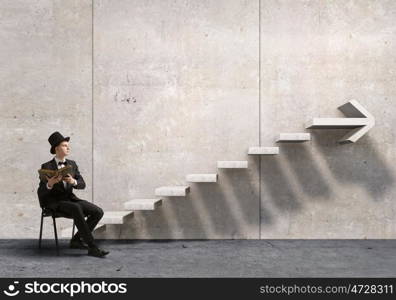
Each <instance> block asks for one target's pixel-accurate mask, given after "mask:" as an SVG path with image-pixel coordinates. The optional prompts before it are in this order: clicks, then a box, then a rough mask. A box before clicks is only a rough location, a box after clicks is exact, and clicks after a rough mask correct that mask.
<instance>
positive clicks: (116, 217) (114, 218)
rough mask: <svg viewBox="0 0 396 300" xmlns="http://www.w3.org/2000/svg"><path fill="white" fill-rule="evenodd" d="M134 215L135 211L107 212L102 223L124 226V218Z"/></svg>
mask: <svg viewBox="0 0 396 300" xmlns="http://www.w3.org/2000/svg"><path fill="white" fill-rule="evenodd" d="M130 215H133V211H127V210H121V211H105V212H104V215H103V218H102V219H101V220H100V223H104V224H123V223H124V218H125V217H127V216H130Z"/></svg>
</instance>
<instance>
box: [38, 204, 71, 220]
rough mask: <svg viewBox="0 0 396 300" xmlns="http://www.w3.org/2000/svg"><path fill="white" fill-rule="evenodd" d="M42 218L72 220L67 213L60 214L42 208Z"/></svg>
mask: <svg viewBox="0 0 396 300" xmlns="http://www.w3.org/2000/svg"><path fill="white" fill-rule="evenodd" d="M43 216H44V217H51V216H54V217H55V218H68V219H73V217H72V216H71V215H69V214H67V213H64V212H60V211H55V212H54V211H53V210H52V209H50V208H47V207H44V208H43Z"/></svg>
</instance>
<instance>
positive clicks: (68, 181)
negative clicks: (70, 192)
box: [63, 174, 74, 184]
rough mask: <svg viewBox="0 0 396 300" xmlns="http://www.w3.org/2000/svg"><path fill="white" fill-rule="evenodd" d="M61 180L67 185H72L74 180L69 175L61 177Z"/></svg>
mask: <svg viewBox="0 0 396 300" xmlns="http://www.w3.org/2000/svg"><path fill="white" fill-rule="evenodd" d="M63 180H64V181H66V182H67V183H69V184H73V183H74V178H73V177H72V176H71V175H70V174H67V175H66V176H65V177H63Z"/></svg>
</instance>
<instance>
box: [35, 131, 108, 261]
mask: <svg viewBox="0 0 396 300" xmlns="http://www.w3.org/2000/svg"><path fill="white" fill-rule="evenodd" d="M69 140H70V137H63V136H62V134H60V133H59V132H58V131H56V132H54V133H53V134H51V136H50V137H49V138H48V141H49V143H50V144H51V149H50V152H51V154H56V155H55V157H54V158H53V159H52V160H50V161H48V162H46V163H44V164H42V165H41V168H42V169H51V170H57V169H60V168H62V167H64V166H68V165H70V166H71V167H72V171H71V172H70V173H71V174H70V173H69V174H68V175H67V176H65V177H63V178H62V175H59V176H58V177H56V176H53V177H51V178H50V177H47V179H48V180H47V181H42V180H40V184H39V187H38V189H37V194H38V197H39V200H40V204H41V205H42V206H43V207H47V208H49V209H52V210H54V211H60V212H63V213H66V214H68V215H70V216H72V217H73V219H74V222H75V224H76V226H77V228H78V232H77V233H76V234H75V235H74V236H73V238H72V239H71V241H70V248H78V249H88V255H91V256H95V257H104V256H105V255H107V254H108V253H109V252H108V251H105V250H102V249H99V248H98V246H97V245H95V243H94V238H93V235H92V231H93V230H94V228H95V226H96V225H97V224H98V222H99V220H100V219H101V218H102V217H103V210H102V209H101V208H100V207H98V206H97V205H95V204H93V203H91V202H88V201H86V200H82V199H80V198H78V197H77V196H76V195H75V194H74V193H73V189H84V188H85V182H84V179H83V177H82V176H81V174H80V172H79V170H78V166H77V164H76V162H75V161H74V160H70V159H65V157H66V156H67V155H69V153H70V147H69ZM85 216H88V218H87V220H85ZM81 238H82V239H83V240H84V242H85V243H86V244H87V245H85V244H84V243H83V242H82V241H81Z"/></svg>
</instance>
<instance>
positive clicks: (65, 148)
mask: <svg viewBox="0 0 396 300" xmlns="http://www.w3.org/2000/svg"><path fill="white" fill-rule="evenodd" d="M55 151H56V155H57V156H67V155H69V153H70V146H69V142H66V141H63V142H62V143H60V144H59V145H58V146H56V147H55Z"/></svg>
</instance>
